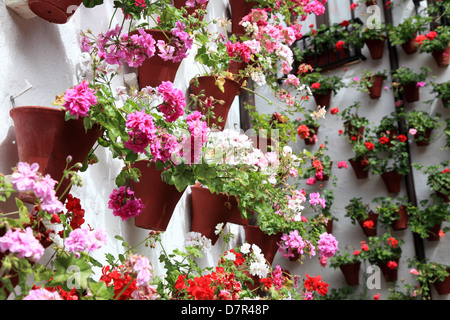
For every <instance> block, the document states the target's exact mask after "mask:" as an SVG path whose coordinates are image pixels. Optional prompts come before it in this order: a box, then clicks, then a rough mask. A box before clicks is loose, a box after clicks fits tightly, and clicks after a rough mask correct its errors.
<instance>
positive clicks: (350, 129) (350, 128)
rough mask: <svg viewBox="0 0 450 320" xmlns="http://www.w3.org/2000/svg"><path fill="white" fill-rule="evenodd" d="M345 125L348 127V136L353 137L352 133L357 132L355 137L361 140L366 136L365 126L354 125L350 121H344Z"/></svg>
mask: <svg viewBox="0 0 450 320" xmlns="http://www.w3.org/2000/svg"><path fill="white" fill-rule="evenodd" d="M344 127H345V128H346V129H347V133H348V137H349V138H352V135H351V134H350V133H355V135H354V136H355V137H356V139H357V140H361V139H362V138H363V137H364V130H365V127H364V126H362V127H359V128H357V127H353V126H352V125H351V124H350V122H349V121H345V122H344Z"/></svg>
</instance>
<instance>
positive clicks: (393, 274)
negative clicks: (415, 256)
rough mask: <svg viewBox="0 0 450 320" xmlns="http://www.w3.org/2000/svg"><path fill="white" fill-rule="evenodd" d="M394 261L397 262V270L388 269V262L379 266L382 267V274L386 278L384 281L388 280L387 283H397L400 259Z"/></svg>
mask: <svg viewBox="0 0 450 320" xmlns="http://www.w3.org/2000/svg"><path fill="white" fill-rule="evenodd" d="M394 261H395V262H397V268H395V269H390V268H388V266H387V262H386V263H380V264H379V265H378V266H379V267H380V270H381V272H382V273H383V276H384V279H385V280H386V282H395V281H397V276H398V263H399V259H394Z"/></svg>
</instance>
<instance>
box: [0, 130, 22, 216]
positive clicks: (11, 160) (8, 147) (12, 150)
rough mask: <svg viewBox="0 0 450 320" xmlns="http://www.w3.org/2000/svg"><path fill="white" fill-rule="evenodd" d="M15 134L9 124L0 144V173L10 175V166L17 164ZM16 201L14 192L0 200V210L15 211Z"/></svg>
mask: <svg viewBox="0 0 450 320" xmlns="http://www.w3.org/2000/svg"><path fill="white" fill-rule="evenodd" d="M15 140H16V135H15V133H14V127H13V126H11V127H9V129H8V134H7V135H6V138H5V139H4V140H3V141H2V143H1V144H0V173H3V174H4V175H10V174H11V173H12V168H14V167H15V166H16V165H17V162H18V161H19V156H18V153H17V145H16V143H15V142H16V141H15ZM16 210H17V207H16V202H15V197H14V194H13V195H11V197H10V198H9V199H8V200H7V201H6V202H0V211H3V212H12V211H16Z"/></svg>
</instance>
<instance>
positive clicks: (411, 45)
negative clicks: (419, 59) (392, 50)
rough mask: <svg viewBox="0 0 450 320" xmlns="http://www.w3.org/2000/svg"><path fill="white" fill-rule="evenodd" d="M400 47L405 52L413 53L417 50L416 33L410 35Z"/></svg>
mask: <svg viewBox="0 0 450 320" xmlns="http://www.w3.org/2000/svg"><path fill="white" fill-rule="evenodd" d="M401 47H402V49H403V51H404V52H405V53H406V54H413V53H414V52H416V51H417V45H416V34H414V37H412V38H411V39H410V40H409V41H406V42H405V43H402V44H401Z"/></svg>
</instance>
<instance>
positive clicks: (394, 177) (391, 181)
mask: <svg viewBox="0 0 450 320" xmlns="http://www.w3.org/2000/svg"><path fill="white" fill-rule="evenodd" d="M381 178H382V179H383V182H384V184H385V186H386V188H387V190H388V192H389V193H399V192H400V186H401V183H402V178H403V176H402V175H401V174H399V173H398V172H396V171H388V172H384V173H383V174H382V175H381Z"/></svg>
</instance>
